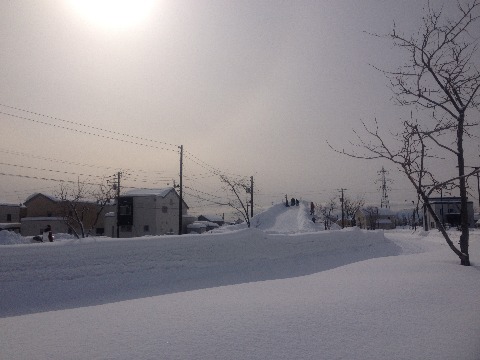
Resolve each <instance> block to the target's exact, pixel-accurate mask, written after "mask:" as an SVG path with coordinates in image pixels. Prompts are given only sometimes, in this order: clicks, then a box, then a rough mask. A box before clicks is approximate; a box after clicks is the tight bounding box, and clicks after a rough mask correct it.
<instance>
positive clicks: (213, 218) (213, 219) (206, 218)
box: [198, 215, 225, 226]
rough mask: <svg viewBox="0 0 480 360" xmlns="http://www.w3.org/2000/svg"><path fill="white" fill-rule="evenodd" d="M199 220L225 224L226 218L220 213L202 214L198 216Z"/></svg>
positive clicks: (220, 224)
mask: <svg viewBox="0 0 480 360" xmlns="http://www.w3.org/2000/svg"><path fill="white" fill-rule="evenodd" d="M198 221H208V222H211V223H215V224H217V225H218V226H223V225H224V224H225V220H224V219H223V218H222V217H221V216H218V215H200V216H199V217H198Z"/></svg>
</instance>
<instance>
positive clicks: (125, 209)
mask: <svg viewBox="0 0 480 360" xmlns="http://www.w3.org/2000/svg"><path fill="white" fill-rule="evenodd" d="M119 213H120V215H131V214H132V208H131V207H130V206H129V205H123V206H120V211H119Z"/></svg>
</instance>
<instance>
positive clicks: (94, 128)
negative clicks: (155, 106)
mask: <svg viewBox="0 0 480 360" xmlns="http://www.w3.org/2000/svg"><path fill="white" fill-rule="evenodd" d="M0 106H3V107H6V108H9V109H13V110H17V111H22V112H26V113H28V114H32V115H36V116H42V117H46V118H49V119H52V120H57V121H61V122H64V123H67V124H72V125H77V126H82V127H85V128H89V129H93V130H99V131H104V132H106V133H110V134H114V135H120V136H125V137H129V138H132V139H137V140H143V141H149V142H153V143H157V144H164V145H167V146H172V147H177V145H174V144H170V143H167V142H164V141H158V140H152V139H147V138H143V137H140V136H134V135H130V134H125V133H121V132H117V131H112V130H107V129H103V128H100V127H96V126H90V125H86V124H82V123H79V122H75V121H70V120H65V119H61V118H58V117H55V116H50V115H45V114H40V113H37V112H34V111H30V110H25V109H21V108H18V107H14V106H9V105H5V104H1V103H0Z"/></svg>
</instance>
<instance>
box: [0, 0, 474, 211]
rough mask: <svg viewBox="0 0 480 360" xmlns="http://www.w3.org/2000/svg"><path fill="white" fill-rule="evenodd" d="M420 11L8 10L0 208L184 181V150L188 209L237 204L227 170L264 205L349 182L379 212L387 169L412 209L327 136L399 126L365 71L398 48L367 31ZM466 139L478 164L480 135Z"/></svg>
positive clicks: (379, 78)
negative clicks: (108, 188)
mask: <svg viewBox="0 0 480 360" xmlns="http://www.w3.org/2000/svg"><path fill="white" fill-rule="evenodd" d="M80 3H84V4H86V5H83V6H82V5H79V4H80ZM432 3H433V4H435V6H440V5H442V4H444V3H445V4H447V6H446V10H447V11H450V8H449V6H448V3H449V2H448V1H442V0H435V1H432ZM99 4H100V5H99ZM423 5H424V2H422V1H416V0H401V1H398V0H385V1H375V0H362V1H355V0H335V1H333V0H331V1H330V0H322V1H216V0H212V1H207V0H201V1H193V0H185V1H171V0H158V1H152V0H148V1H144V2H142V1H128V0H126V1H96V2H95V1H93V2H88V1H84V2H79V1H74V0H63V1H54V0H52V1H23V0H19V1H14V2H11V1H2V2H0V20H1V21H0V30H1V31H0V44H1V48H2V51H1V53H0V63H1V64H2V66H1V67H0V78H1V79H2V84H1V86H0V104H1V105H0V127H1V129H2V134H3V136H2V141H1V143H0V154H1V157H0V159H2V161H1V164H0V173H1V175H0V177H1V181H0V200H2V201H5V202H14V203H16V202H23V201H24V200H25V198H26V197H27V196H28V195H30V194H32V193H35V192H45V193H50V194H52V193H55V191H58V188H59V186H60V184H61V182H60V181H59V180H68V181H76V180H78V179H80V180H81V181H84V182H92V183H96V182H100V181H103V179H105V178H106V177H111V176H112V175H114V174H116V173H117V172H118V171H121V172H122V173H123V176H122V186H124V187H125V190H128V189H129V188H138V187H146V188H158V187H164V186H167V185H169V186H170V185H173V183H174V181H175V183H176V184H178V181H179V163H180V156H179V146H180V145H183V147H184V162H183V165H184V168H183V174H184V179H183V184H184V186H185V188H184V192H185V200H186V202H187V204H188V205H189V207H190V212H192V213H205V212H208V213H212V212H215V213H217V214H219V213H221V212H222V211H227V209H225V207H224V206H219V204H224V203H226V196H227V195H228V193H225V192H224V191H223V190H222V183H221V182H220V181H219V178H218V175H216V174H218V173H219V172H220V173H223V174H228V175H229V176H231V177H236V176H241V177H246V178H247V179H249V178H250V176H253V177H254V188H255V199H254V204H255V208H256V209H257V208H258V209H260V208H264V207H267V206H269V205H271V204H272V203H278V202H280V201H282V200H283V199H284V197H285V195H288V197H289V198H290V197H296V198H299V199H304V200H309V201H314V202H323V201H327V200H328V199H330V198H332V197H336V198H337V199H338V197H339V195H340V192H339V189H342V188H343V189H346V190H345V194H346V196H350V197H352V198H356V197H358V196H360V197H363V198H365V200H366V201H367V203H371V204H375V205H380V200H381V193H380V191H379V187H380V183H379V182H378V179H379V178H380V175H379V173H378V172H379V171H380V170H381V168H382V166H385V168H386V169H387V170H388V171H389V173H388V175H387V176H388V178H389V180H391V182H389V183H388V184H389V187H390V188H391V191H390V193H389V197H390V202H391V205H392V206H396V207H402V206H404V205H405V206H409V205H410V204H411V202H412V200H415V199H416V196H415V193H414V191H412V190H411V186H410V185H409V184H408V183H407V181H406V180H405V178H403V177H402V176H401V175H400V174H399V172H398V170H396V169H395V168H394V167H393V166H392V165H391V164H389V163H386V162H378V161H375V162H374V161H361V160H355V159H351V158H347V157H345V156H342V155H340V154H337V153H335V152H333V151H332V150H331V149H330V147H329V146H328V145H327V141H328V142H329V143H331V144H332V145H334V146H336V147H337V148H339V149H342V148H345V147H347V148H348V146H349V141H351V140H354V134H353V129H359V128H360V127H361V121H362V120H364V121H367V122H369V121H372V120H373V119H375V118H377V120H379V122H380V123H381V125H382V126H383V128H384V129H388V130H394V129H397V128H398V123H399V122H398V119H399V118H401V117H402V116H403V117H404V116H407V114H410V109H406V108H398V107H396V106H394V105H393V104H392V102H391V97H392V94H391V92H390V90H389V89H388V87H387V79H386V78H385V76H384V75H383V74H382V73H380V72H379V71H377V70H375V69H374V68H373V67H372V66H371V64H373V65H376V66H379V67H388V66H394V65H396V64H398V61H399V59H400V57H399V54H398V52H396V51H395V50H394V49H393V48H392V46H391V43H389V41H387V40H385V39H380V38H377V37H374V36H371V35H369V34H368V33H377V34H386V33H388V32H389V31H390V30H391V29H392V27H393V24H394V22H395V24H396V26H397V28H399V29H406V30H408V29H416V28H418V25H419V23H420V21H421V13H422V7H423ZM477 132H478V130H477ZM470 145H471V146H470V148H471V149H470V152H469V158H468V159H467V163H470V164H471V165H472V166H478V165H479V164H478V162H479V161H478V139H477V140H475V141H474V142H473V145H472V144H470ZM474 161H475V162H476V163H473V162H474ZM446 171H454V165H453V166H452V167H450V169H448V170H446ZM45 179H52V180H45ZM53 180H55V181H53ZM472 185H475V184H472ZM472 195H474V196H475V197H476V198H477V199H478V195H477V194H476V191H475V192H474V193H473V194H472ZM245 196H247V195H245ZM473 200H475V198H473ZM477 201H478V200H476V202H477Z"/></svg>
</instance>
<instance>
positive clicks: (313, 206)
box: [310, 201, 315, 215]
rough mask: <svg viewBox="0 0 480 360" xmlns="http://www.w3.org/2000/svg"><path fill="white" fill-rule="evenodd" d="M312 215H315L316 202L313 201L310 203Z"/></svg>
mask: <svg viewBox="0 0 480 360" xmlns="http://www.w3.org/2000/svg"><path fill="white" fill-rule="evenodd" d="M310 215H315V204H314V203H313V201H312V202H311V203H310Z"/></svg>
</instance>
